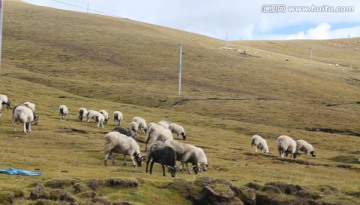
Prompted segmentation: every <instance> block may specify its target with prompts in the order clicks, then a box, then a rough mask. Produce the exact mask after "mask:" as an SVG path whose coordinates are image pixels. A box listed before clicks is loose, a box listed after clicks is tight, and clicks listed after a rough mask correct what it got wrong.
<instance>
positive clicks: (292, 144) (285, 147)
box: [277, 135, 297, 159]
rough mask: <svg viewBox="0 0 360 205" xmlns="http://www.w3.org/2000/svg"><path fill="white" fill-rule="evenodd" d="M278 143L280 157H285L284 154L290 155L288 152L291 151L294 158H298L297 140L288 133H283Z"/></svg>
mask: <svg viewBox="0 0 360 205" xmlns="http://www.w3.org/2000/svg"><path fill="white" fill-rule="evenodd" d="M277 145H278V150H279V155H280V157H283V156H284V154H285V155H286V156H288V153H290V154H291V157H292V158H294V159H295V158H296V155H297V152H296V141H295V140H294V139H292V138H291V137H289V136H286V135H281V136H280V137H278V139H277Z"/></svg>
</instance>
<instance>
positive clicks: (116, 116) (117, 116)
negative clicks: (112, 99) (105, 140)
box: [114, 111, 124, 126]
mask: <svg viewBox="0 0 360 205" xmlns="http://www.w3.org/2000/svg"><path fill="white" fill-rule="evenodd" d="M123 119H124V117H123V114H122V113H121V112H120V111H115V112H114V122H118V126H120V123H121V121H122V120H123Z"/></svg>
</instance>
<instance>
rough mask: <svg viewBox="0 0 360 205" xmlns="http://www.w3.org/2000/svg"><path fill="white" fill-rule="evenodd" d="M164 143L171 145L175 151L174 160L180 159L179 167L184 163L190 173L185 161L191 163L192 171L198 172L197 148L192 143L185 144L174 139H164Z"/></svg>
mask: <svg viewBox="0 0 360 205" xmlns="http://www.w3.org/2000/svg"><path fill="white" fill-rule="evenodd" d="M165 144H166V145H168V146H170V147H172V148H173V149H174V150H175V153H176V160H178V161H180V169H181V168H182V166H183V165H184V164H185V165H186V169H187V171H188V173H189V174H190V170H189V167H188V165H187V163H191V164H192V166H193V167H192V168H193V171H194V172H195V173H196V174H197V173H199V170H200V168H199V156H197V154H198V150H197V149H196V148H195V146H193V145H189V144H185V143H182V142H179V141H176V140H166V141H165Z"/></svg>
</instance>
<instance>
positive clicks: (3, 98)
mask: <svg viewBox="0 0 360 205" xmlns="http://www.w3.org/2000/svg"><path fill="white" fill-rule="evenodd" d="M0 104H1V105H6V108H7V109H10V100H9V98H8V96H7V95H1V94H0ZM1 105H0V106H1ZM0 114H1V107H0ZM0 116H1V115H0Z"/></svg>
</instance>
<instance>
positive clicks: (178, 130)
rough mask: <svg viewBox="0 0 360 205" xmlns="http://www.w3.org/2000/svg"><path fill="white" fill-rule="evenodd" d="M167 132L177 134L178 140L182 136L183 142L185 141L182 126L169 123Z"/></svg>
mask: <svg viewBox="0 0 360 205" xmlns="http://www.w3.org/2000/svg"><path fill="white" fill-rule="evenodd" d="M169 130H170V131H171V132H173V133H175V134H177V136H178V139H179V138H180V135H182V136H183V140H185V139H186V134H185V130H184V128H183V127H182V126H180V125H178V124H175V123H171V124H170V125H169Z"/></svg>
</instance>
